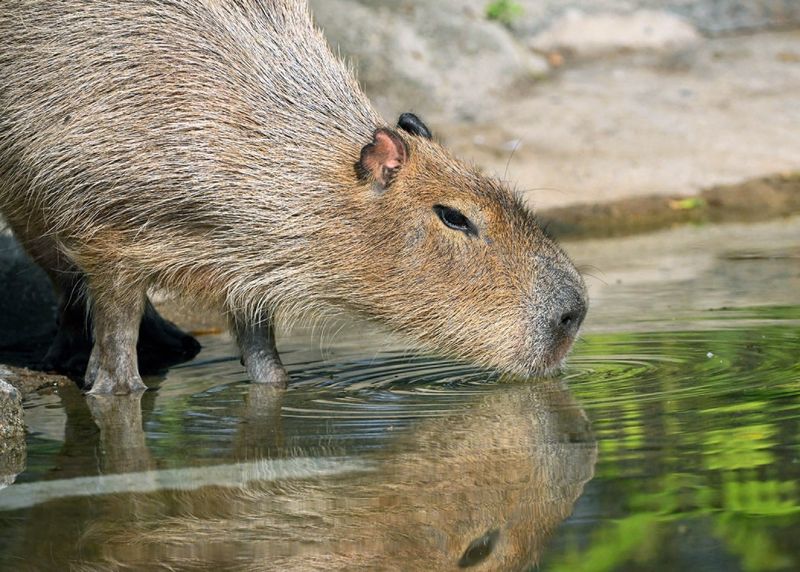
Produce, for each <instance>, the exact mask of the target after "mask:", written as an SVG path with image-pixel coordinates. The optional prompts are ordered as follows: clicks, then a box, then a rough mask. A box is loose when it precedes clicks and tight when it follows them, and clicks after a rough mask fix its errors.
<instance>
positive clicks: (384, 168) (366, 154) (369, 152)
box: [356, 127, 408, 189]
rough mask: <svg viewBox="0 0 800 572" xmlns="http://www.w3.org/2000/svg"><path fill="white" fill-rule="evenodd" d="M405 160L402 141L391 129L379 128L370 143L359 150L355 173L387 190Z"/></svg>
mask: <svg viewBox="0 0 800 572" xmlns="http://www.w3.org/2000/svg"><path fill="white" fill-rule="evenodd" d="M407 158H408V147H406V144H405V142H404V141H403V139H402V138H401V137H400V136H399V135H398V134H397V133H395V132H394V131H392V130H391V129H387V128H385V127H381V128H379V129H376V130H375V133H374V134H373V136H372V143H368V144H367V145H364V147H363V148H362V149H361V158H360V159H359V161H358V163H356V172H357V173H358V176H359V178H361V179H363V180H373V181H375V182H376V183H377V184H378V185H380V186H381V187H382V188H383V189H387V188H389V186H390V185H391V184H392V181H393V180H394V178H395V176H396V175H397V172H398V171H399V170H400V167H402V166H403V164H404V163H405V162H406V159H407Z"/></svg>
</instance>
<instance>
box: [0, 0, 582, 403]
mask: <svg viewBox="0 0 800 572" xmlns="http://www.w3.org/2000/svg"><path fill="white" fill-rule="evenodd" d="M429 136H430V132H429V131H428V128H427V127H426V126H425V125H424V124H423V123H422V122H421V121H420V120H419V119H417V118H416V117H414V116H412V115H404V116H403V117H401V120H400V121H399V123H398V125H397V126H396V127H391V126H390V125H389V124H388V123H386V122H385V121H384V120H383V119H381V118H380V117H379V116H378V114H377V113H376V112H375V110H374V109H373V107H372V106H371V105H370V103H369V101H368V100H367V98H366V97H365V96H364V94H363V93H362V91H361V90H360V89H359V87H358V85H357V83H356V81H355V79H354V77H353V74H352V73H351V71H350V70H349V69H348V67H347V66H346V65H344V64H343V63H342V62H341V61H340V60H339V59H337V58H336V57H335V56H334V55H333V54H332V52H331V50H330V49H329V48H328V46H327V44H326V43H325V41H324V39H323V37H322V35H321V33H320V32H319V31H318V30H317V29H315V27H314V26H313V24H312V22H311V18H310V15H309V12H308V8H307V6H306V4H305V2H302V1H300V0H261V1H258V0H140V1H138V2H123V1H121V0H71V1H69V2H65V1H63V2H62V1H53V0H19V1H17V2H12V3H8V4H7V5H4V6H3V8H2V10H0V210H1V211H2V213H3V215H4V216H5V217H6V219H7V221H8V223H9V224H10V226H11V227H12V229H13V230H14V231H15V233H16V235H17V236H18V237H19V239H20V241H21V242H22V243H23V245H24V246H25V247H26V248H27V249H28V251H29V252H30V253H31V255H32V256H33V258H34V259H35V260H37V262H39V263H40V264H42V265H43V266H44V267H45V268H46V269H47V270H48V271H49V273H50V276H51V277H52V278H53V281H54V283H55V284H56V288H57V289H58V290H60V291H61V293H62V295H63V296H66V297H70V296H75V295H76V292H78V291H79V292H82V293H84V295H85V297H86V299H87V300H88V303H89V305H90V308H91V319H92V325H93V341H94V346H93V349H92V353H91V356H90V359H89V364H88V368H87V371H86V376H85V377H86V386H87V387H91V391H92V393H95V394H97V393H127V392H132V391H140V390H142V389H144V385H143V384H142V381H141V378H140V376H139V372H138V368H137V361H136V351H135V348H136V343H137V337H138V334H139V323H140V321H141V318H142V315H143V313H144V311H145V309H146V307H147V304H148V302H147V296H146V292H147V290H148V288H151V287H158V288H163V289H166V290H169V291H172V292H176V293H179V294H180V295H183V296H186V297H191V298H194V299H196V300H197V301H198V302H202V303H204V304H206V305H210V306H212V307H218V308H221V309H222V310H224V311H225V312H226V314H227V315H228V316H229V319H230V324H231V328H232V330H233V333H234V335H235V337H236V339H237V341H238V344H239V348H240V350H241V352H242V358H243V362H244V364H245V365H246V367H247V370H248V373H249V375H250V377H251V378H252V379H253V380H254V381H257V382H268V383H274V384H283V383H285V382H286V379H287V376H286V372H285V370H284V368H283V366H282V364H281V361H280V358H279V356H278V353H277V350H276V349H275V336H274V320H275V317H276V315H278V316H282V317H285V318H286V319H287V320H294V319H298V318H303V317H305V316H311V315H313V316H318V315H321V316H325V315H331V314H335V313H339V312H342V311H344V312H347V313H350V314H353V315H356V316H362V317H365V318H369V319H373V320H375V321H377V322H380V323H382V324H384V325H386V326H388V327H389V329H391V330H394V331H397V332H400V333H403V334H406V335H407V336H408V337H409V338H410V339H412V340H415V341H416V342H418V343H419V344H420V345H421V346H422V347H427V348H430V349H432V350H434V351H439V352H442V353H445V354H449V355H453V356H456V357H459V358H463V359H467V360H471V361H474V362H476V363H479V364H482V365H486V366H490V367H495V368H499V369H502V370H506V371H511V372H516V373H518V374H525V375H528V374H541V373H545V372H548V371H551V370H552V369H554V368H556V367H558V366H559V365H560V363H561V362H562V361H563V359H564V356H565V355H566V353H567V352H568V351H569V348H570V347H571V345H572V342H573V340H574V338H575V336H576V334H577V330H578V327H579V326H580V323H581V321H582V319H583V317H584V315H585V312H586V294H585V287H584V284H583V281H582V279H581V277H580V275H579V273H578V272H577V271H576V269H575V268H574V266H573V265H572V264H571V262H570V261H569V260H568V258H567V256H566V255H565V254H564V253H563V252H562V250H560V249H559V248H558V247H557V246H556V245H555V244H554V243H553V242H552V241H551V240H549V239H548V238H547V237H546V236H545V235H544V233H543V232H542V230H541V229H540V228H539V227H538V226H537V224H536V222H535V219H534V218H533V215H532V214H531V213H530V212H529V211H528V210H527V209H526V208H525V207H524V206H523V204H522V202H521V201H520V200H519V199H518V198H516V197H515V196H514V195H513V194H512V193H511V192H510V191H509V190H508V189H507V188H506V187H505V186H504V185H503V184H501V183H500V182H499V181H496V180H493V179H491V178H488V177H486V176H484V175H483V174H481V173H480V171H479V170H477V169H476V168H474V167H471V166H469V165H466V164H464V163H462V162H460V161H458V160H457V159H455V158H454V157H452V156H451V155H450V154H449V153H448V152H447V151H446V150H445V149H444V148H443V147H442V146H441V145H440V144H438V143H437V142H436V141H434V140H432V139H430V138H429Z"/></svg>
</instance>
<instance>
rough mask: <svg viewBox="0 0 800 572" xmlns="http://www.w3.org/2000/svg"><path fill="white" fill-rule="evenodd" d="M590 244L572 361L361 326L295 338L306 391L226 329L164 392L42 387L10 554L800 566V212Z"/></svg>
mask: <svg viewBox="0 0 800 572" xmlns="http://www.w3.org/2000/svg"><path fill="white" fill-rule="evenodd" d="M569 249H570V250H571V252H572V253H573V255H574V256H575V258H576V259H578V261H579V262H581V263H586V264H591V267H590V268H587V272H588V273H589V274H591V275H593V276H596V277H597V278H596V279H595V278H590V279H589V284H590V288H591V295H592V299H593V306H592V310H591V313H590V317H589V320H588V323H587V325H586V332H585V335H584V337H583V340H582V341H581V342H580V343H578V344H577V347H576V350H575V352H574V353H573V356H572V358H571V360H570V365H569V367H568V368H567V370H566V371H565V372H564V373H563V375H562V376H560V377H559V378H557V379H552V380H537V381H535V382H520V381H519V380H506V379H499V378H498V377H497V376H496V375H495V374H492V373H491V372H486V371H481V370H478V369H476V368H472V367H469V366H464V365H461V364H456V363H452V362H448V361H444V360H441V359H437V358H434V357H429V356H420V355H417V354H414V353H411V352H408V351H403V350H402V348H401V346H399V345H397V342H396V341H393V340H390V339H388V338H385V337H378V336H376V335H375V334H374V333H372V332H369V333H367V332H366V331H365V330H364V329H363V327H362V326H361V325H351V326H350V327H348V328H347V329H346V330H345V331H343V332H341V333H339V334H338V335H337V336H333V337H331V339H330V341H328V342H327V343H326V344H324V346H322V349H320V344H319V342H315V341H313V339H311V341H309V340H310V338H309V337H308V336H307V335H305V334H304V333H303V332H300V333H297V334H294V335H290V336H288V337H284V338H283V343H282V346H283V348H284V351H285V356H286V358H287V361H288V362H289V363H290V364H291V365H290V370H291V373H292V376H293V379H294V383H293V384H292V387H291V388H290V389H289V390H288V391H287V392H285V393H279V392H275V391H271V390H269V389H267V388H263V387H257V386H253V385H250V384H247V383H245V375H244V372H243V368H242V367H241V366H240V365H239V362H238V359H237V358H236V357H235V355H234V353H233V349H232V347H231V344H230V340H229V339H228V338H227V337H226V336H223V335H216V336H206V337H204V338H203V340H202V341H203V343H204V346H205V349H204V351H203V352H202V353H201V354H200V356H199V357H198V359H197V360H195V361H194V362H192V363H189V364H186V365H185V366H182V367H179V368H175V369H173V370H172V371H170V373H169V374H168V375H167V376H166V379H163V380H158V379H150V380H148V384H150V385H151V386H153V387H154V388H157V391H153V392H148V393H147V394H145V395H144V396H143V397H142V398H141V401H140V400H138V399H129V400H126V399H112V400H98V399H90V400H89V401H88V402H87V400H86V399H85V398H84V397H82V396H81V395H80V394H79V393H78V392H77V391H70V390H61V391H60V393H58V394H55V393H54V394H50V395H39V396H36V397H34V398H31V399H30V400H29V401H28V402H27V404H26V407H27V411H26V414H27V421H28V423H29V426H30V433H29V437H28V460H27V469H26V470H25V472H23V473H21V474H20V475H18V476H17V479H16V482H15V484H13V485H11V486H10V487H8V488H6V489H4V490H0V569H3V570H65V569H70V568H72V569H76V570H116V569H131V570H152V569H177V570H204V569H208V570H316V569H319V570H372V569H378V570H457V569H459V566H470V567H469V568H467V569H475V570H528V569H538V570H565V571H573V570H591V571H607V570H648V571H649V570H720V571H723V570H724V571H729V570H743V571H754V570H797V569H799V568H800V547H798V545H797V542H796V538H797V537H798V535H800V362H799V360H800V220H797V219H795V220H789V221H781V222H773V223H769V224H763V225H756V226H725V227H711V228H705V229H703V228H685V229H681V230H676V231H669V232H665V233H659V234H658V235H653V236H649V237H638V238H632V239H620V240H614V241H601V242H596V243H578V244H574V245H569ZM536 563H538V564H536Z"/></svg>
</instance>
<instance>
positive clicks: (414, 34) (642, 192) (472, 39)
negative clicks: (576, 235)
mask: <svg viewBox="0 0 800 572" xmlns="http://www.w3.org/2000/svg"><path fill="white" fill-rule="evenodd" d="M311 3H312V7H313V9H314V12H315V15H316V18H317V21H318V23H319V24H320V26H321V27H322V28H323V30H324V31H325V33H326V35H327V36H328V39H329V41H330V42H331V43H332V44H333V45H334V46H336V47H337V48H338V49H339V50H340V51H341V52H342V53H343V54H344V55H345V56H347V57H349V58H350V59H351V60H352V61H353V63H354V64H355V66H356V67H357V69H358V72H359V78H360V80H361V81H362V83H363V84H364V86H365V88H366V89H367V91H368V93H369V94H370V96H371V97H372V99H373V100H374V101H375V102H376V103H377V105H378V107H379V108H380V110H381V111H382V112H383V113H384V115H385V116H386V117H388V118H392V117H396V116H397V114H399V113H400V112H402V111H408V110H412V111H415V112H417V113H419V114H420V115H421V116H423V118H425V119H426V120H427V121H428V122H429V123H430V124H431V127H432V128H433V129H434V132H435V133H436V134H437V135H438V136H439V137H440V138H441V139H443V140H444V141H445V142H446V143H447V144H448V145H449V146H450V147H452V148H453V149H455V151H456V152H457V153H458V154H459V155H461V156H464V157H466V158H468V159H471V160H473V161H475V162H477V163H478V164H479V165H481V166H483V167H485V168H486V169H487V170H488V171H491V172H494V173H496V174H497V175H499V176H501V177H503V178H506V179H508V180H509V181H510V182H511V183H512V184H514V185H515V186H516V187H517V188H518V189H520V190H521V191H522V192H523V193H524V194H525V195H526V197H527V198H528V199H529V201H530V203H531V204H533V205H535V206H536V207H537V208H538V209H540V210H546V209H551V208H554V207H563V206H568V205H586V204H596V203H601V202H602V203H609V202H612V203H613V202H618V201H624V200H625V199H628V198H630V197H644V196H653V195H656V196H665V197H671V198H676V197H681V196H691V195H696V194H698V193H700V192H701V191H702V190H704V189H708V188H710V187H718V186H720V185H728V186H731V185H736V184H739V183H743V182H745V181H750V180H755V179H761V178H763V177H766V176H773V175H786V174H791V173H793V172H796V171H798V170H800V137H797V136H796V133H798V132H800V104H798V100H797V95H796V94H797V93H800V27H798V26H799V25H800V4H799V3H797V2H796V1H791V0H784V1H781V0H774V1H770V0H762V1H757V0H752V1H750V2H736V1H732V0H704V1H701V2H689V1H687V0H671V1H670V0H667V1H659V2H656V1H655V0H629V1H623V0H597V1H591V2H590V1H588V0H586V1H578V0H572V1H570V0H545V1H541V2H540V1H533V0H531V1H520V2H506V3H505V4H506V5H507V6H512V8H509V9H507V12H508V13H507V15H506V16H507V17H506V21H505V23H503V22H498V21H496V20H491V19H490V18H489V17H487V7H489V6H490V5H492V4H495V5H497V4H503V3H498V2H489V1H488V0H463V1H462V0H459V1H455V0H444V1H442V2H427V1H426V0H401V1H393V2H385V1H380V0H378V1H376V0H370V1H367V0H363V1H359V0H316V1H315V0H312V2H311ZM576 208H579V209H580V208H582V207H576ZM621 208H624V207H621ZM634 210H636V209H634Z"/></svg>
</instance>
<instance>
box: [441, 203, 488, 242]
mask: <svg viewBox="0 0 800 572" xmlns="http://www.w3.org/2000/svg"><path fill="white" fill-rule="evenodd" d="M433 210H434V212H435V213H436V214H437V215H439V220H441V221H442V222H443V223H444V225H445V226H447V227H449V228H452V229H453V230H460V231H461V232H463V233H466V234H468V235H470V236H477V235H478V229H477V228H475V225H474V224H472V222H471V221H470V220H469V219H468V218H467V217H465V216H464V214H463V213H462V212H461V211H459V210H456V209H453V208H450V207H445V206H442V205H435V206H434V207H433Z"/></svg>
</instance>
